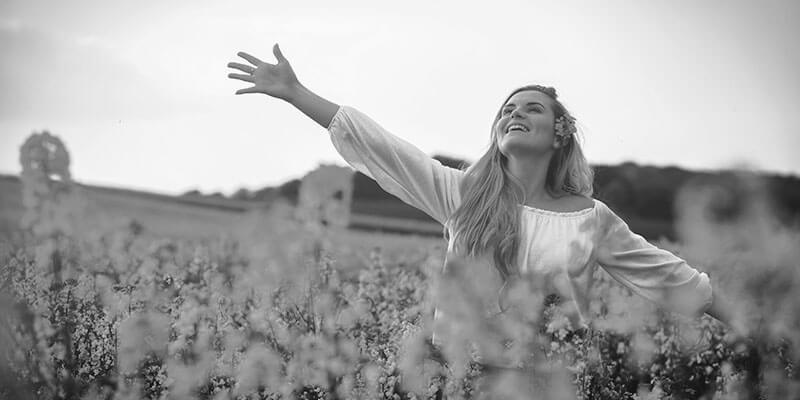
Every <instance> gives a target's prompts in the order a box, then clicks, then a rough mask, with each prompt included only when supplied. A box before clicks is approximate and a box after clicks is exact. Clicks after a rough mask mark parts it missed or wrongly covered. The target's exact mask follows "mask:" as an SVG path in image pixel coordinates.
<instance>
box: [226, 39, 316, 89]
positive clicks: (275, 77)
mask: <svg viewBox="0 0 800 400" xmlns="http://www.w3.org/2000/svg"><path fill="white" fill-rule="evenodd" d="M272 53H273V54H274V55H275V58H276V59H277V60H278V63H277V64H270V63H266V62H263V61H261V60H259V59H258V58H256V57H253V56H251V55H249V54H247V53H245V52H239V53H237V55H238V56H239V57H242V58H244V59H245V60H247V61H248V62H249V63H250V64H251V65H246V64H240V63H236V62H231V63H228V67H229V68H235V69H238V70H239V71H242V72H244V74H238V73H231V74H228V78H232V79H239V80H242V81H245V82H250V83H252V84H253V87H249V88H245V89H239V90H237V91H236V94H245V93H264V94H267V95H270V96H272V97H277V98H279V99H283V100H286V101H290V100H291V97H292V96H293V95H294V94H295V93H296V92H297V90H298V87H299V86H300V83H299V81H298V80H297V76H296V75H295V73H294V70H292V66H291V65H290V64H289V60H287V59H286V57H284V56H283V54H282V53H281V49H280V48H279V47H278V44H277V43H276V44H275V45H274V46H273V47H272Z"/></svg>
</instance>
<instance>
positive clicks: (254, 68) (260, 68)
mask: <svg viewBox="0 0 800 400" xmlns="http://www.w3.org/2000/svg"><path fill="white" fill-rule="evenodd" d="M272 53H273V54H274V55H275V58H276V59H277V60H278V63H277V64H270V63H266V62H263V61H261V60H259V59H258V58H256V57H253V56H251V55H249V54H247V53H245V52H239V53H238V55H239V56H240V57H242V58H244V59H245V60H247V61H248V62H249V63H250V64H251V65H246V64H240V63H235V62H232V63H228V67H229V68H236V69H238V70H240V71H242V72H244V74H238V73H231V74H228V77H229V78H232V79H239V80H242V81H245V82H250V83H252V84H253V87H249V88H246V89H240V90H237V91H236V94H246V93H263V94H266V95H269V96H272V97H275V98H279V99H282V100H285V101H287V102H288V103H290V104H291V105H293V106H295V107H296V108H297V109H298V110H300V111H302V112H303V114H305V115H307V116H309V117H310V118H311V119H313V120H314V121H315V122H316V123H318V124H320V125H321V126H322V127H323V128H326V129H327V128H328V126H329V125H330V123H331V120H332V119H333V117H334V115H336V112H337V111H338V110H339V105H338V104H335V103H333V102H331V101H328V100H326V99H324V98H322V97H320V96H319V95H317V94H316V93H314V92H312V91H311V90H309V89H308V88H306V87H305V86H303V84H301V83H300V81H299V80H298V79H297V75H295V73H294V70H293V69H292V66H291V64H289V60H287V59H286V58H285V57H284V56H283V53H281V49H280V47H278V44H277V43H276V44H275V45H274V46H273V47H272Z"/></svg>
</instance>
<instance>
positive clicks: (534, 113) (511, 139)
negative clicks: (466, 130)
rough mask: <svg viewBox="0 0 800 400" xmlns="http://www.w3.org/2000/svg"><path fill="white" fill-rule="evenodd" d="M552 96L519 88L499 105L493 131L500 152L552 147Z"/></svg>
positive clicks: (518, 153)
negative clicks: (498, 116) (519, 90)
mask: <svg viewBox="0 0 800 400" xmlns="http://www.w3.org/2000/svg"><path fill="white" fill-rule="evenodd" d="M552 105H553V100H552V99H551V98H550V97H549V96H547V95H546V94H544V93H542V92H537V91H534V90H523V91H521V92H517V93H515V94H514V95H513V96H511V98H510V99H508V101H507V102H506V104H505V105H503V108H502V109H501V111H500V119H499V120H498V121H497V123H496V124H495V128H494V134H495V138H496V140H497V146H498V148H499V149H500V152H501V153H503V155H505V156H506V157H509V156H511V155H515V156H525V155H531V154H542V153H546V152H548V151H553V150H554V149H555V148H556V146H557V144H556V143H555V132H554V126H555V115H554V113H553V107H552Z"/></svg>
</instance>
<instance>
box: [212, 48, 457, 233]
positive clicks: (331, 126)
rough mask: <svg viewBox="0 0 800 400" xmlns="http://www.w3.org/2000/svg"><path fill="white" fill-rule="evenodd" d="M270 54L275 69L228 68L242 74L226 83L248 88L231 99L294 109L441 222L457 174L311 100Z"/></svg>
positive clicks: (358, 164) (353, 116)
mask: <svg viewBox="0 0 800 400" xmlns="http://www.w3.org/2000/svg"><path fill="white" fill-rule="evenodd" d="M272 52H273V54H275V58H276V59H277V60H278V63H277V64H270V63H265V62H263V61H261V60H259V59H258V58H256V57H253V56H251V55H249V54H247V53H243V52H240V53H239V56H241V57H242V58H244V59H245V60H247V61H248V62H249V63H250V65H246V64H240V63H235V62H232V63H229V64H228V67H230V68H235V69H237V70H239V71H241V72H243V74H240V73H232V74H229V75H228V77H229V78H232V79H238V80H242V81H245V82H250V83H252V84H253V86H252V87H249V88H246V89H240V90H237V91H236V94H244V93H264V94H266V95H269V96H272V97H276V98H279V99H282V100H285V101H287V102H289V103H290V104H292V105H294V106H295V107H296V108H297V109H299V110H300V111H302V112H303V113H304V114H306V115H307V116H309V117H310V118H311V119H313V120H314V121H316V122H317V123H318V124H320V125H321V126H322V127H324V128H326V129H327V130H328V132H329V133H330V139H331V141H332V142H333V145H334V147H336V150H337V151H338V152H339V154H341V155H342V158H344V159H345V161H347V163H348V164H350V165H351V166H352V167H353V168H355V169H356V170H358V171H359V172H361V173H363V174H364V175H366V176H369V177H370V178H372V179H374V180H375V181H376V182H377V183H378V184H379V185H380V186H381V188H383V189H384V190H385V191H387V192H389V193H391V194H393V195H395V196H397V197H398V198H399V199H400V200H402V201H404V202H406V203H407V204H410V205H411V206H413V207H416V208H418V209H420V210H422V211H423V212H425V213H427V214H428V215H430V216H431V217H432V218H434V219H435V220H436V221H439V222H440V223H442V224H444V223H445V221H447V219H448V217H449V216H450V215H451V214H452V212H453V210H455V208H456V207H457V205H458V203H459V192H458V188H459V187H460V182H461V178H462V176H463V174H464V173H463V172H462V171H459V170H456V169H453V168H449V167H445V166H443V165H442V164H441V163H440V162H439V161H437V160H434V159H432V158H431V157H429V156H428V155H427V154H425V153H423V152H422V151H421V150H419V149H417V148H416V147H415V146H414V145H412V144H411V143H409V142H407V141H405V140H403V139H401V138H399V137H397V136H395V135H393V134H391V133H389V131H387V130H386V129H384V128H383V127H382V126H380V125H379V124H378V123H377V122H375V121H373V120H372V119H371V118H369V117H368V116H366V115H364V114H363V113H361V112H359V111H358V110H356V109H354V108H352V107H348V106H339V105H337V104H334V103H332V102H330V101H328V100H326V99H324V98H322V97H320V96H318V95H316V94H315V93H313V92H312V91H310V90H309V89H307V88H306V87H305V86H303V85H302V84H301V83H300V82H299V81H298V79H297V76H296V75H295V73H294V71H293V70H292V67H291V65H290V64H289V61H287V60H286V58H285V57H284V56H283V54H282V53H281V50H280V48H279V47H278V45H277V44H276V45H275V46H273V48H272Z"/></svg>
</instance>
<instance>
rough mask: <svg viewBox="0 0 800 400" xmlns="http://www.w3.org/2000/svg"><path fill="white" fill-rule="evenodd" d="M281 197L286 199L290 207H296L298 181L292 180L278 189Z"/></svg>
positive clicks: (298, 188)
mask: <svg viewBox="0 0 800 400" xmlns="http://www.w3.org/2000/svg"><path fill="white" fill-rule="evenodd" d="M278 192H279V193H280V194H281V197H283V198H285V199H288V200H289V202H291V203H292V205H297V201H298V198H299V194H300V179H292V180H290V181H289V182H286V183H284V184H283V185H281V186H279V187H278Z"/></svg>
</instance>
